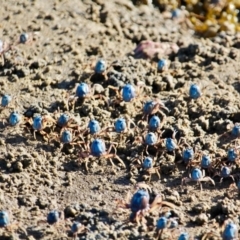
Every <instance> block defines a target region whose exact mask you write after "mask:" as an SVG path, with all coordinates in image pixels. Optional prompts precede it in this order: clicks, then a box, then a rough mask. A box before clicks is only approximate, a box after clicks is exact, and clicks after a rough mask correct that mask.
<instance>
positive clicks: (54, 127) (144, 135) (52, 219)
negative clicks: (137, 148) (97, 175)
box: [0, 37, 240, 240]
mask: <svg viewBox="0 0 240 240" xmlns="http://www.w3.org/2000/svg"><path fill="white" fill-rule="evenodd" d="M21 38H23V37H21ZM21 38H20V40H19V41H22V42H23V41H24V40H23V39H22V40H21ZM25 40H26V39H25ZM26 41H27V40H26ZM6 50H7V48H6ZM3 53H4V52H3V51H2V56H3ZM166 68H167V61H166V60H164V59H161V60H160V61H159V63H158V65H157V71H164V70H166ZM106 72H107V66H106V62H105V61H104V60H103V59H100V60H98V61H97V63H96V65H95V69H94V73H93V74H97V75H101V76H104V77H106V76H107V74H106ZM95 86H96V85H93V87H90V86H89V85H88V84H87V83H84V82H82V83H79V84H78V85H77V87H76V91H75V93H74V94H73V95H72V96H70V97H69V98H68V99H67V108H68V109H69V108H70V107H72V108H74V106H75V105H76V104H77V103H78V99H80V100H83V101H85V100H92V99H95V98H102V99H104V100H105V102H106V105H107V107H110V106H111V107H112V106H113V107H117V106H118V104H119V103H121V102H126V103H131V102H133V101H134V100H135V99H137V98H138V97H140V96H141V93H140V90H141V87H142V85H139V86H137V87H135V86H134V85H132V84H126V85H124V86H123V87H122V89H121V91H120V89H118V88H116V87H113V86H108V87H109V88H110V89H112V90H114V91H115V92H116V94H115V95H114V97H113V98H111V99H107V97H106V96H104V95H101V94H97V95H96V94H94V91H93V89H94V88H95ZM201 96H202V91H201V89H200V87H199V86H198V85H197V84H192V85H190V88H189V99H191V100H193V101H195V100H197V99H199V98H201ZM13 102H14V99H13V97H12V96H10V95H8V94H4V95H3V96H2V99H1V107H2V108H3V109H6V108H10V109H11V105H14V108H15V104H14V103H13ZM163 110H164V111H166V112H169V109H168V108H167V107H166V106H165V105H164V103H163V102H162V101H161V100H159V99H154V100H147V101H145V103H144V105H143V108H142V113H141V114H142V120H140V121H139V122H138V123H137V124H136V123H135V122H134V121H133V120H131V119H130V118H124V117H120V118H118V119H117V120H116V121H115V122H114V124H113V125H111V126H106V127H105V128H102V129H101V127H100V123H99V122H98V121H97V120H95V119H91V120H90V121H89V123H88V125H87V126H86V127H83V128H81V126H80V125H79V124H78V123H77V122H76V121H75V120H74V118H72V117H71V116H70V114H68V113H64V112H63V113H60V114H58V117H57V119H56V118H55V117H53V116H50V115H40V114H37V115H33V116H31V117H29V116H27V117H26V116H23V115H21V114H20V113H19V112H18V111H16V110H13V111H11V112H10V114H9V116H8V117H7V118H6V119H3V123H4V125H6V124H7V125H8V126H10V127H16V126H20V127H21V126H24V127H27V128H28V129H29V130H32V131H33V136H34V138H36V133H38V134H40V135H41V136H43V138H44V139H46V140H47V141H48V142H50V141H51V140H59V141H60V143H61V146H62V147H63V146H65V145H74V146H76V145H77V146H79V147H80V151H79V158H80V161H81V162H84V163H85V168H86V170H88V163H89V158H90V157H94V158H100V157H101V158H105V159H109V161H110V162H111V163H112V165H113V166H114V163H113V159H116V160H118V162H119V163H120V164H121V165H122V166H125V163H124V161H123V160H122V159H121V158H120V157H119V156H118V155H117V147H116V146H115V145H116V144H118V143H116V142H113V141H111V138H110V147H109V149H108V150H107V149H106V144H105V140H104V138H107V137H108V133H109V132H115V133H117V134H119V135H118V137H117V138H116V139H118V140H119V139H122V136H126V135H127V136H128V135H131V134H133V135H134V133H135V131H137V132H138V135H137V137H136V138H134V140H133V141H132V142H131V138H127V139H128V141H126V142H125V144H126V145H127V144H131V145H132V144H139V143H141V145H144V146H145V149H144V152H143V153H142V156H143V155H145V154H146V155H147V156H146V157H143V158H142V162H140V166H141V168H142V169H143V171H144V173H147V174H148V175H149V180H151V175H152V174H153V173H157V175H158V176H159V177H160V173H159V172H160V170H161V169H160V168H159V167H154V161H153V158H152V157H151V156H150V155H149V153H148V150H149V149H150V148H151V149H154V152H155V154H156V158H158V155H159V153H160V152H161V151H162V149H161V147H160V146H161V145H162V144H164V146H165V149H163V151H165V152H168V153H172V154H173V155H174V154H175V150H176V149H182V161H181V162H183V163H184V164H185V165H186V168H187V170H188V172H189V173H190V174H189V177H184V178H182V185H183V184H184V183H186V182H190V181H195V182H197V183H199V184H200V188H201V190H202V184H201V182H205V181H209V182H211V183H212V184H213V185H215V181H214V180H213V178H214V177H215V176H217V175H218V176H220V178H221V179H220V182H221V181H222V179H223V178H228V177H230V178H232V179H233V182H234V184H232V185H231V186H232V187H234V188H238V189H240V182H239V183H237V185H235V179H238V177H239V174H232V172H231V171H232V167H233V166H234V165H238V159H239V157H238V155H239V154H238V149H239V146H237V140H238V137H239V136H240V124H238V123H236V124H235V125H234V127H233V129H232V131H231V132H229V133H226V134H227V135H229V136H231V137H232V138H235V142H236V146H235V147H233V148H230V149H229V150H228V151H227V153H226V158H225V159H218V160H212V159H211V156H210V155H209V154H208V153H207V152H201V151H196V150H195V149H194V148H192V147H191V146H190V145H189V144H188V143H187V142H186V140H185V139H184V138H180V139H179V140H178V141H177V140H176V133H177V131H175V130H173V133H172V137H170V138H166V139H163V138H162V134H163V131H161V129H162V127H163V125H164V123H165V120H166V115H165V113H164V112H163ZM159 114H160V115H161V116H162V119H160V118H159V116H158V115H159ZM143 122H144V123H145V124H147V131H145V130H144V132H142V131H141V129H140V128H139V126H138V125H139V123H143ZM131 125H132V126H131ZM46 129H47V130H46ZM49 129H50V131H49ZM139 133H140V134H139ZM227 135H226V137H227ZM139 136H141V137H139ZM89 139H90V141H89ZM125 139H126V138H125ZM129 139H130V140H129ZM112 150H114V152H113V153H112ZM216 169H220V171H219V170H216ZM205 172H206V174H207V176H205ZM137 186H138V189H137V191H136V192H135V193H134V194H133V196H132V198H130V197H129V198H128V200H127V201H120V200H119V201H118V205H119V206H121V207H124V208H129V209H130V210H131V215H130V220H131V221H133V222H137V223H138V224H140V222H141V223H143V224H145V221H144V217H145V215H146V214H148V213H150V212H152V211H156V209H157V210H158V211H160V212H161V209H162V208H163V206H167V207H169V208H175V206H174V205H173V204H172V203H169V202H166V201H163V200H162V197H161V196H160V195H159V196H157V197H156V198H155V199H154V200H153V201H152V200H151V199H150V195H149V187H148V186H147V185H146V184H138V185H137ZM59 216H60V215H59V213H58V211H55V210H54V211H51V212H50V213H49V215H48V217H47V222H48V223H49V224H53V223H57V222H58V221H59ZM175 222H176V221H175V220H174V218H171V214H170V215H169V214H168V215H164V216H162V217H160V219H159V220H158V221H157V224H156V229H157V235H158V238H159V239H160V238H161V234H162V232H163V230H165V229H169V228H174V226H176V225H177V224H176V223H175ZM9 224H10V223H9V216H8V213H7V212H6V211H1V212H0V226H1V227H7V226H8V225H9ZM85 230H86V228H84V227H83V226H82V225H81V224H80V223H77V222H76V223H74V224H73V226H72V232H73V234H74V236H76V234H78V233H82V232H84V231H85ZM237 232H238V231H237V227H236V225H235V224H234V223H233V222H231V221H228V222H227V223H226V224H225V228H224V230H223V231H222V239H225V240H227V239H237ZM205 238H207V235H206V236H205ZM178 239H179V240H180V239H181V240H183V239H189V236H188V234H187V233H185V232H184V233H181V234H180V235H179V237H178Z"/></svg>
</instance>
